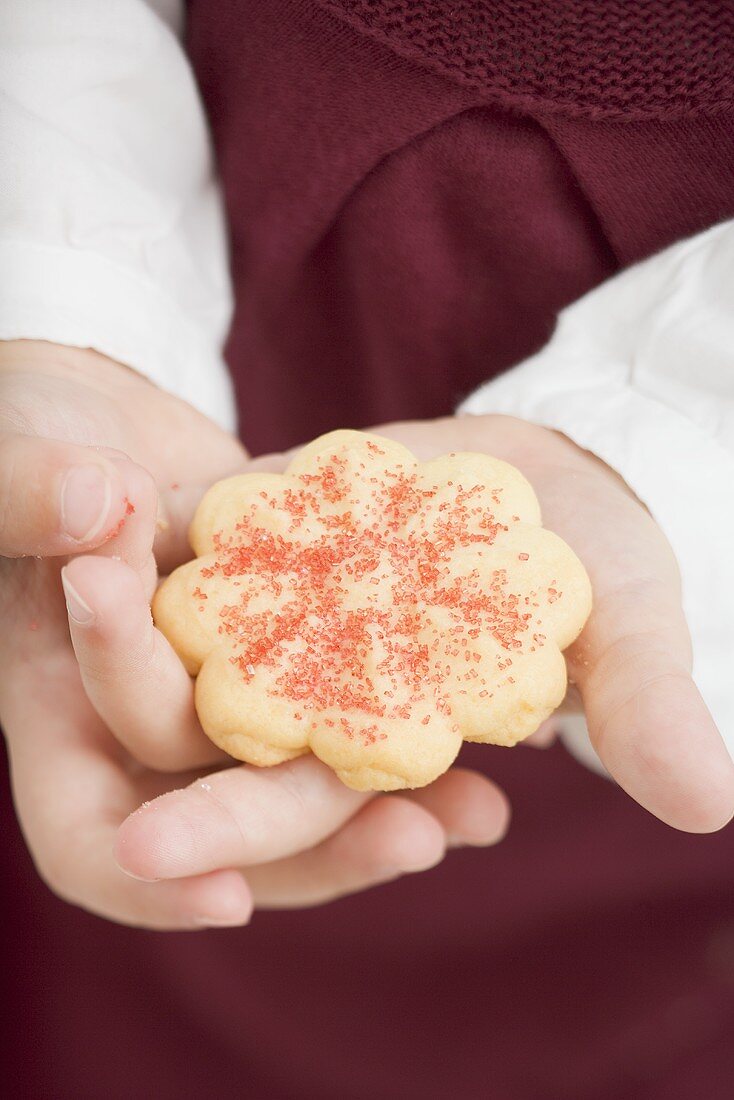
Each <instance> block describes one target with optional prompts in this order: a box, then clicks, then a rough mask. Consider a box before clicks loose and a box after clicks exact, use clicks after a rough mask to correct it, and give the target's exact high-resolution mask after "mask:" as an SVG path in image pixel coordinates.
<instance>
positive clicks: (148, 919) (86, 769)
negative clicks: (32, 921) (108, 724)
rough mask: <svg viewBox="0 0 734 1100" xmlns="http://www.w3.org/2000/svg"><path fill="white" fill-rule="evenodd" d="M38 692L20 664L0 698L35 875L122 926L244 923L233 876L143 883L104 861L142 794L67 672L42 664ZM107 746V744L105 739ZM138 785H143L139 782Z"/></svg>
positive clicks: (241, 889)
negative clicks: (44, 668) (44, 671)
mask: <svg viewBox="0 0 734 1100" xmlns="http://www.w3.org/2000/svg"><path fill="white" fill-rule="evenodd" d="M42 686H43V690H42V691H41V690H38V688H39V685H37V684H35V685H34V683H33V682H32V680H31V679H30V678H29V676H28V673H27V671H26V672H25V675H24V673H23V670H21V669H18V670H17V675H16V676H15V677H14V685H13V689H12V691H8V692H6V693H5V694H4V696H3V714H2V718H3V723H4V725H5V728H6V732H7V734H8V744H9V749H10V762H11V775H12V783H13V789H14V800H15V804H16V808H17V811H18V816H19V819H20V821H21V824H22V827H23V832H24V835H25V837H26V840H27V842H28V845H29V848H30V850H31V853H32V855H33V858H34V861H35V863H36V866H37V868H38V870H39V873H40V874H41V876H42V877H43V878H44V880H45V881H46V882H47V884H48V885H49V886H50V888H51V889H52V890H53V891H54V892H55V893H56V894H58V896H59V897H61V898H63V899H65V900H66V901H69V902H70V903H72V904H74V905H80V906H82V907H83V908H85V909H88V910H89V911H90V912H93V913H96V914H98V915H100V916H103V917H107V918H108V919H110V920H114V921H117V922H118V923H121V924H129V925H133V926H138V927H145V928H160V929H164V928H165V929H174V928H176V929H185V928H201V927H204V926H207V925H211V926H218V925H225V924H243V923H246V922H247V920H248V919H249V916H250V912H251V909H252V899H251V895H250V892H249V889H248V887H247V884H246V883H245V881H244V879H243V878H242V876H241V875H240V874H238V873H237V872H234V871H217V872H216V873H214V874H212V875H206V876H199V877H197V878H187V879H179V880H175V881H171V882H162V883H156V884H151V883H150V882H139V881H137V880H136V879H134V878H131V877H130V876H129V875H125V874H123V873H122V871H121V870H120V869H119V867H118V866H117V865H116V863H115V861H114V859H113V858H112V849H113V843H114V839H115V836H116V833H117V828H118V825H119V823H120V822H121V821H122V820H123V819H124V817H125V815H126V814H127V813H129V812H130V809H131V808H132V807H133V806H134V805H135V804H136V803H137V802H139V800H140V798H141V797H144V796H145V795H144V794H142V793H141V790H142V789H138V788H136V787H135V786H134V784H133V783H132V781H131V779H130V777H129V775H128V774H127V773H126V772H125V770H124V768H123V766H122V764H121V763H120V761H119V760H118V759H116V757H115V754H114V753H110V752H108V751H106V748H105V746H106V743H107V739H108V735H107V732H106V731H105V730H104V728H103V727H102V725H101V723H100V721H99V719H98V718H97V716H96V715H95V714H94V712H93V710H92V708H91V706H90V705H89V703H88V701H87V700H86V699H85V698H84V694H83V692H82V690H81V685H80V684H79V680H78V676H77V675H76V674H75V668H74V662H73V657H72V656H71V654H70V655H69V658H68V660H66V661H58V662H57V663H56V664H55V666H49V669H48V670H47V674H46V676H45V677H44V681H43V685H42ZM110 743H111V744H112V745H114V742H110ZM143 789H144V788H143Z"/></svg>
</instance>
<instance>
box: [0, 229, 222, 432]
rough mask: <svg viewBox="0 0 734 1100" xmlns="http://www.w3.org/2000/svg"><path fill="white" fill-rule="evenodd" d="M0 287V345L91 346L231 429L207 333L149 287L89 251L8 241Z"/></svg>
mask: <svg viewBox="0 0 734 1100" xmlns="http://www.w3.org/2000/svg"><path fill="white" fill-rule="evenodd" d="M0 286H2V288H3V293H2V295H1V296H0V339H2V340H14V339H28V340H33V339H38V340H49V341H52V342H53V343H57V344H67V345H69V346H73V347H92V348H94V349H95V350H97V351H100V352H102V353H103V354H104V355H108V356H109V357H110V358H112V359H116V360H118V361H119V362H121V363H125V364H126V365H129V366H132V367H134V368H135V369H136V370H138V371H140V372H141V373H142V374H144V375H146V376H147V377H148V378H150V379H151V381H153V382H155V383H156V385H158V386H160V387H161V388H162V389H166V390H169V391H170V392H173V393H175V394H176V396H177V397H181V398H183V399H184V400H185V401H188V402H189V403H190V404H192V405H194V406H195V407H196V408H198V409H199V410H200V411H201V412H203V413H205V414H206V415H207V416H209V417H211V419H212V420H214V421H215V422H216V423H217V424H220V425H221V426H222V427H223V428H226V429H228V430H232V429H233V428H234V420H235V418H234V413H233V409H234V401H233V396H232V385H231V382H230V378H229V374H228V372H227V370H226V367H225V366H224V363H223V361H222V358H221V356H220V355H219V354H218V353H217V351H216V349H215V347H214V345H213V342H212V340H211V337H210V335H209V333H206V332H203V331H202V329H201V328H200V327H199V326H198V325H195V324H193V323H192V322H191V321H190V320H189V318H188V317H187V315H186V314H185V313H183V312H182V311H181V309H180V308H179V307H178V305H177V304H176V302H174V301H172V300H171V299H170V298H168V297H167V296H166V294H165V293H164V292H163V290H162V289H161V287H160V286H159V285H158V284H157V283H156V282H154V281H153V280H150V281H146V280H145V279H143V278H142V277H141V276H140V275H139V273H137V272H134V273H133V272H130V271H128V270H127V269H126V268H124V267H122V266H120V265H117V264H115V263H114V262H113V261H111V260H109V259H107V258H106V257H105V256H100V255H98V254H95V253H94V252H90V251H86V250H85V251H77V250H74V249H72V248H55V247H53V246H47V245H33V244H30V243H27V242H8V241H5V242H3V243H0Z"/></svg>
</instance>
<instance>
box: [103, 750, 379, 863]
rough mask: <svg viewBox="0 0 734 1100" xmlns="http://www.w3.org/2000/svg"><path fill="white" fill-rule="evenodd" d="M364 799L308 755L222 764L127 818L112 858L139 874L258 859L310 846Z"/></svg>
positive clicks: (342, 821) (262, 860)
mask: <svg viewBox="0 0 734 1100" xmlns="http://www.w3.org/2000/svg"><path fill="white" fill-rule="evenodd" d="M367 797H368V796H366V795H364V794H359V793H358V792H356V791H352V790H350V789H349V788H348V787H345V786H344V784H343V783H341V782H340V781H339V780H338V779H337V778H336V776H335V775H334V773H333V772H332V771H330V769H329V768H327V767H326V766H325V765H323V764H321V763H320V762H319V761H318V760H316V758H315V757H313V756H310V755H309V756H303V757H300V758H299V759H298V760H293V761H289V762H288V763H286V764H279V765H277V766H276V767H273V768H251V767H247V766H244V765H243V766H240V767H237V768H229V769H227V770H226V771H221V772H217V773H216V774H214V775H210V776H208V777H207V778H206V780H203V781H202V780H200V781H197V782H196V783H193V784H191V786H189V787H188V788H186V789H185V790H182V791H172V792H171V793H170V794H166V795H163V796H162V797H161V798H157V799H156V800H155V801H153V802H151V803H150V805H149V806H147V807H146V808H145V809H144V810H143V811H142V812H139V813H136V814H133V815H132V816H131V817H128V818H127V820H126V821H125V822H124V823H123V825H122V826H121V828H120V831H119V833H118V838H117V843H116V846H115V856H116V859H117V861H118V863H119V864H120V866H121V867H122V868H123V869H125V870H127V871H128V872H130V873H132V874H135V875H137V876H139V877H140V878H144V879H162V878H180V877H186V876H190V875H200V874H204V873H206V872H208V871H214V870H217V869H220V868H226V867H242V866H249V865H251V864H257V863H266V862H270V861H271V860H276V859H283V858H285V857H287V856H291V855H294V854H295V853H297V852H302V851H305V850H306V849H308V848H312V847H313V846H314V845H315V844H318V843H319V842H320V841H322V840H324V839H325V838H326V837H327V836H329V835H330V834H331V833H333V832H335V831H336V830H337V829H338V828H340V827H341V826H342V825H343V824H344V823H345V821H347V820H348V819H349V818H350V817H351V816H352V815H353V814H354V813H355V812H356V811H357V810H358V809H359V808H360V806H362V805H363V804H364V802H365V801H366V800H367Z"/></svg>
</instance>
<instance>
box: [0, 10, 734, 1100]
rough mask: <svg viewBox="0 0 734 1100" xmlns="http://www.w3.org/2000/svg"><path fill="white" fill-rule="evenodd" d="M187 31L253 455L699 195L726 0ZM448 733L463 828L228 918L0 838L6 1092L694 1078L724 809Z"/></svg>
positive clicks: (321, 16) (725, 980)
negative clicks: (221, 927) (224, 238)
mask: <svg viewBox="0 0 734 1100" xmlns="http://www.w3.org/2000/svg"><path fill="white" fill-rule="evenodd" d="M188 45H189V50H190V54H191V58H192V61H193V64H194V68H195V72H196V75H197V78H198V80H199V82H200V85H201V89H202V93H203V96H204V100H205V103H206V107H207V110H208V113H209V117H210V119H211V125H212V132H213V137H214V142H215V146H216V152H217V157H218V162H219V167H220V171H221V175H222V179H223V184H224V192H225V198H226V204H227V214H228V219H229V227H230V236H231V247H232V269H233V276H234V283H235V290H236V315H235V322H234V325H233V329H232V334H231V337H230V340H229V345H228V358H229V362H230V365H231V368H232V371H233V374H234V376H235V378H236V381H237V387H238V400H239V405H240V412H241V424H242V432H243V438H244V439H245V441H246V442H247V444H248V446H250V448H251V449H252V450H254V451H259V450H271V449H275V448H278V447H282V446H287V445H291V444H293V443H296V442H298V441H300V440H302V439H304V438H306V437H310V436H313V435H314V434H316V433H318V432H320V431H323V430H326V429H329V428H333V427H336V426H346V425H357V426H360V425H365V424H368V423H371V422H377V421H379V420H384V419H388V418H392V417H425V416H432V415H436V414H443V413H448V412H450V411H451V409H452V408H453V407H454V404H455V402H456V401H457V399H458V398H460V397H461V396H462V395H464V394H465V393H467V392H468V391H469V390H470V389H471V388H473V387H474V386H476V385H477V384H478V383H479V382H481V381H484V380H485V379H486V378H488V377H490V376H491V375H492V374H493V373H496V372H498V371H501V370H504V369H506V368H508V367H510V366H511V365H512V364H513V363H515V362H517V361H518V360H519V359H521V358H522V357H524V356H525V355H527V354H529V353H530V352H532V351H533V350H535V349H536V348H538V347H539V346H541V345H542V344H543V342H544V341H545V340H546V339H547V337H548V335H549V333H550V332H551V330H552V328H553V324H554V318H555V316H556V313H557V311H558V310H559V308H561V307H562V306H564V305H565V304H567V303H568V302H570V301H572V300H573V299H575V298H577V297H578V296H579V295H581V294H583V293H584V292H585V291H586V290H588V289H589V288H590V287H592V286H594V285H595V284H597V283H599V282H600V281H602V280H604V279H605V278H607V277H608V276H609V275H610V274H612V273H613V272H614V271H616V270H617V269H619V268H620V267H622V266H625V265H628V264H630V263H632V262H634V261H635V260H637V259H640V258H641V257H644V256H647V255H649V254H650V253H652V252H654V251H655V250H657V249H659V248H661V247H663V246H665V245H667V244H669V243H671V242H673V241H675V240H676V239H679V238H680V237H682V236H685V235H688V234H691V233H694V232H696V231H698V230H701V229H703V228H705V227H707V226H709V225H711V224H713V223H714V222H716V221H718V220H720V219H722V218H726V217H732V216H734V81H733V72H734V6H733V5H732V4H731V3H730V2H723V3H714V2H713V0H654V2H653V0H639V2H629V3H627V2H623V0H614V2H610V0H607V2H604V0H565V2H562V0H547V2H543V0H516V2H512V0H496V2H489V0H487V2H479V0H457V2H453V3H450V4H449V3H443V2H439V0H436V2H432V3H423V2H411V0H393V2H389V0H384V2H380V0H353V2H346V0H345V2H339V0H323V2H321V3H318V2H307V0H267V2H266V3H263V2H255V0H219V2H218V3H217V4H212V3H210V2H207V0H191V3H190V5H189V36H188ZM620 323H623V319H621V321H620ZM463 759H464V760H465V762H467V763H470V764H472V765H475V766H477V767H479V768H484V769H486V770H487V772H488V773H490V774H491V775H492V776H493V777H494V778H495V779H496V780H497V781H498V782H499V783H500V784H501V785H503V786H504V787H505V788H506V789H507V790H508V792H509V794H510V797H511V799H512V802H513V807H514V821H513V826H512V829H511V832H510V835H509V837H508V839H507V840H506V841H505V842H504V843H503V844H502V845H500V846H499V847H498V848H497V849H493V850H489V851H476V850H475V851H464V852H459V853H455V854H452V855H451V856H450V858H449V859H447V861H446V862H445V863H444V864H443V865H442V866H441V867H440V868H438V869H436V870H435V871H432V872H430V873H429V874H426V875H422V876H415V877H412V878H408V879H405V880H403V881H401V882H398V883H395V884H392V885H389V886H385V887H381V888H379V889H377V890H374V891H372V892H370V893H367V894H364V895H361V896H358V897H354V898H350V899H347V900H344V901H341V902H338V903H335V904H333V905H331V906H329V907H326V908H323V909H316V910H310V911H305V912H292V913H289V912H284V913H274V914H260V915H258V916H256V918H255V921H254V924H253V926H252V927H251V928H249V929H246V930H243V931H226V932H224V931H223V932H207V933H203V934H198V935H192V934H183V933H181V934H167V935H160V934H156V933H141V932H134V931H130V930H127V929H123V928H117V927H115V926H113V925H108V924H105V923H103V922H101V921H98V920H96V919H95V918H92V917H89V916H87V915H85V914H82V913H79V912H77V911H75V910H72V909H71V908H69V907H66V906H64V905H63V904H62V903H60V902H58V901H56V900H54V899H52V898H51V897H50V895H48V894H47V892H46V891H45V888H43V887H42V886H40V884H39V883H38V882H37V880H36V879H35V876H34V873H33V871H32V869H31V867H30V864H29V861H28V859H27V857H25V856H24V855H22V854H20V855H17V854H16V856H15V862H14V863H13V864H12V867H11V868H10V869H9V870H8V871H7V872H6V874H7V876H8V877H7V878H6V881H7V882H9V885H10V892H11V895H12V898H13V903H12V906H11V907H10V909H9V913H8V915H7V916H6V924H5V928H6V931H7V933H8V938H9V939H12V938H13V936H15V937H16V938H17V939H18V940H20V938H21V930H22V933H23V938H22V942H23V943H24V944H25V948H26V949H25V950H24V953H23V956H22V957H20V958H16V959H14V960H13V969H12V971H11V979H10V985H11V989H10V991H9V995H10V999H11V1003H12V1004H13V1005H14V1009H15V1011H14V1013H13V1016H12V1018H11V1022H10V1024H9V1025H7V1030H6V1034H7V1035H8V1036H9V1038H10V1042H11V1044H12V1051H11V1054H10V1056H9V1058H8V1060H7V1064H8V1065H9V1067H10V1073H11V1079H12V1088H11V1092H10V1094H12V1095H14V1096H28V1097H31V1096H33V1097H40V1096H53V1097H54V1100H65V1098H66V1097H68V1098H69V1100H72V1098H73V1100H83V1098H89V1100H96V1098H98V1097H105V1098H108V1097H109V1098H117V1097H119V1098H124V1100H128V1098H130V1100H133V1098H136V1100H137V1098H139V1097H156V1098H162V1100H167V1098H171V1100H174V1098H175V1100H185V1098H189V1097H191V1098H197V1100H198V1098H199V1097H202V1098H203V1097H217V1100H227V1098H230V1097H232V1098H233V1100H234V1098H238V1100H239V1098H241V1097H245V1096H246V1097H252V1098H253V1100H330V1098H334V1100H373V1098H380V1100H434V1098H435V1100H439V1098H440V1100H443V1098H444V1097H455V1098H457V1100H479V1098H482V1100H484V1098H487V1100H624V1098H637V1100H691V1098H693V1097H702V1098H704V1097H705V1098H706V1100H729V1098H730V1097H731V1096H732V1095H734V1044H732V1042H731V1036H732V1028H734V892H733V891H732V867H734V833H733V832H732V830H731V829H729V830H725V831H724V832H723V833H721V834H718V835H716V836H712V837H693V836H685V835H682V834H677V833H675V832H673V831H672V830H670V829H668V828H667V827H666V826H664V825H662V824H661V823H659V822H657V821H655V820H654V819H653V818H651V817H650V816H649V815H647V814H646V813H645V812H644V811H642V810H641V809H639V808H638V807H637V806H635V804H633V803H632V802H631V801H630V799H629V798H628V797H627V796H626V795H624V794H623V793H622V792H620V791H619V790H618V789H617V788H616V787H615V786H613V785H612V784H611V783H607V782H605V781H604V780H602V779H600V778H598V777H597V776H594V775H591V774H589V773H587V772H586V771H585V770H584V769H583V768H581V767H580V766H579V765H578V764H576V763H575V762H574V761H573V760H571V759H570V758H569V757H568V756H567V755H566V754H565V753H564V751H563V750H562V749H561V748H555V749H553V750H551V751H550V752H547V753H537V752H531V751H529V750H525V749H517V750H516V751H513V752H507V751H506V750H501V749H498V750H491V749H490V750H487V749H483V750H481V751H479V752H476V753H475V752H474V750H472V749H471V748H468V749H467V750H466V752H465V754H464V756H463ZM13 829H14V826H12V825H11V824H10V823H8V824H7V826H6V831H5V834H4V835H5V837H6V838H7V837H8V836H10V835H12V836H13V837H14V840H13V844H14V845H15V850H16V852H22V849H21V846H20V841H19V840H18V838H17V835H16V834H15V833H14V832H13ZM3 851H4V852H5V857H7V855H8V853H9V852H10V846H9V844H8V841H7V840H6V844H5V846H4V848H3ZM31 912H32V913H33V920H30V919H29V918H30V914H31ZM31 1022H32V1030H30V1029H29V1024H30V1023H31ZM29 1034H32V1035H33V1040H32V1044H33V1045H32V1046H31V1045H30V1044H31V1040H29V1038H28V1036H29Z"/></svg>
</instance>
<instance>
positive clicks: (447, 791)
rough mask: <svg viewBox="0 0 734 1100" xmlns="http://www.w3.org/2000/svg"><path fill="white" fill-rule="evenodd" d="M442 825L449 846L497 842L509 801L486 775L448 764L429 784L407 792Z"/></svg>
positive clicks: (504, 828)
mask: <svg viewBox="0 0 734 1100" xmlns="http://www.w3.org/2000/svg"><path fill="white" fill-rule="evenodd" d="M404 797H406V798H409V799H410V800H411V801H413V802H415V803H416V804H418V805H420V806H422V807H423V808H424V809H425V810H427V811H428V812H429V813H430V814H432V815H433V817H434V818H436V820H437V821H438V822H439V823H440V824H441V825H442V826H443V828H444V830H445V832H446V836H447V839H448V843H449V845H450V846H452V847H458V846H460V845H465V844H471V845H477V846H482V845H486V844H496V843H497V842H498V841H500V840H501V839H502V837H503V836H504V835H505V833H506V832H507V829H508V827H509V824H510V804H509V802H508V801H507V798H506V797H505V795H504V794H503V793H502V791H501V790H500V789H499V787H497V786H496V785H495V784H494V783H492V781H491V780H489V779H487V778H486V776H483V775H480V774H479V772H475V771H470V770H469V769H468V768H459V767H454V768H451V770H450V771H447V772H446V773H445V774H444V775H442V776H439V778H438V779H437V780H436V781H435V783H431V785H430V786H429V787H422V788H421V789H420V790H417V791H409V792H406V794H405V796H404Z"/></svg>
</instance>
